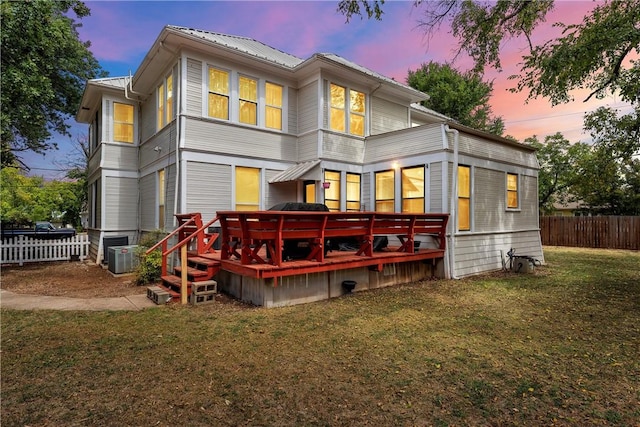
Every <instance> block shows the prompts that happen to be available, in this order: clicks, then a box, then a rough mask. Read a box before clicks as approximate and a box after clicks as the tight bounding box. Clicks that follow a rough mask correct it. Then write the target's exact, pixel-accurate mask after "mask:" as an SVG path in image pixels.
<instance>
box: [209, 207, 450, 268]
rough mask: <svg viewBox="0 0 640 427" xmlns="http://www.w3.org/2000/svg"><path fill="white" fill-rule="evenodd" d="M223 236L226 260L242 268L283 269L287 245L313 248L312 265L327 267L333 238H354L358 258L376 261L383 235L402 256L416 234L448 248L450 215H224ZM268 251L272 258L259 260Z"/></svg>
mask: <svg viewBox="0 0 640 427" xmlns="http://www.w3.org/2000/svg"><path fill="white" fill-rule="evenodd" d="M218 217H219V218H220V226H221V231H222V233H221V234H222V246H221V252H222V253H221V258H222V259H223V260H227V259H231V257H236V258H238V259H240V260H241V263H242V264H251V263H253V262H255V263H258V264H273V265H277V266H281V265H282V262H283V261H284V259H283V248H284V245H285V242H291V241H303V242H305V243H306V244H307V245H308V248H309V249H308V254H306V259H307V260H315V261H318V262H323V261H324V257H325V254H326V244H327V241H328V240H330V239H331V238H339V237H352V238H355V239H356V240H357V241H359V242H360V247H359V249H358V250H357V251H356V255H362V256H366V257H372V256H373V240H374V236H378V235H396V236H399V238H400V241H401V246H400V248H399V249H398V251H400V252H408V253H414V240H415V236H416V234H426V235H431V236H435V237H437V238H438V239H439V247H440V249H444V245H445V239H444V237H445V232H446V226H447V221H448V218H449V216H448V215H447V214H400V213H380V212H296V211H287V212H285V211H255V212H242V211H219V212H218ZM263 246H264V247H265V248H266V253H267V259H266V260H265V259H264V258H262V257H261V256H260V255H259V251H260V250H261V248H262V247H263Z"/></svg>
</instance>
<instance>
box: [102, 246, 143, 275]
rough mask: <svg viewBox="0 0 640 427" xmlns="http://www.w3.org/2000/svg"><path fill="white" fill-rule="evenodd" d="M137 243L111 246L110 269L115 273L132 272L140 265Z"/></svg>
mask: <svg viewBox="0 0 640 427" xmlns="http://www.w3.org/2000/svg"><path fill="white" fill-rule="evenodd" d="M137 247H138V246H137V245H131V246H112V247H110V248H109V271H110V272H112V273H113V274H123V273H130V272H132V271H133V270H135V268H136V267H137V266H138V257H137V256H136V248H137Z"/></svg>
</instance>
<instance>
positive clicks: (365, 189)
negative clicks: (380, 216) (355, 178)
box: [360, 172, 375, 211]
mask: <svg viewBox="0 0 640 427" xmlns="http://www.w3.org/2000/svg"><path fill="white" fill-rule="evenodd" d="M360 183H361V185H362V199H361V203H362V204H363V205H364V206H363V209H364V210H365V211H374V210H375V205H372V204H371V203H372V202H371V197H372V196H371V173H370V172H367V173H363V174H362V178H361V179H360Z"/></svg>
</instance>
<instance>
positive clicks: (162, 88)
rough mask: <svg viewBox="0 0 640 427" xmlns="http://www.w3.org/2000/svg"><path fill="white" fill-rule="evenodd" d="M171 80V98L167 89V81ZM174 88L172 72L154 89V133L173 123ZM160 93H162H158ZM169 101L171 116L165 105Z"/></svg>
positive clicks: (174, 113)
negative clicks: (161, 105)
mask: <svg viewBox="0 0 640 427" xmlns="http://www.w3.org/2000/svg"><path fill="white" fill-rule="evenodd" d="M169 79H171V87H172V90H171V96H170V97H169V92H168V89H167V81H168V80H169ZM175 86H176V82H175V79H174V76H173V71H171V72H169V73H168V74H167V75H166V76H165V77H164V78H163V79H162V82H161V83H160V84H159V85H158V86H157V87H156V131H160V130H162V129H164V128H165V127H167V125H168V124H169V123H171V122H172V121H173V119H175V117H176V108H175V107H176V105H175V91H174V89H175ZM160 92H162V93H160ZM161 100H162V102H163V110H162V117H160V101H161ZM169 100H171V114H170V115H169V112H168V111H167V105H169Z"/></svg>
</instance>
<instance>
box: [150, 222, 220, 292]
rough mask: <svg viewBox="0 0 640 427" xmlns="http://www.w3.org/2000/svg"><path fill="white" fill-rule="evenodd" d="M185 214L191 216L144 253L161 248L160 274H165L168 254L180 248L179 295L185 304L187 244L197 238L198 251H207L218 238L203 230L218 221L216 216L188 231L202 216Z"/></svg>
mask: <svg viewBox="0 0 640 427" xmlns="http://www.w3.org/2000/svg"><path fill="white" fill-rule="evenodd" d="M187 215H193V216H192V217H191V218H189V219H187V220H186V221H185V222H184V223H183V224H182V225H180V226H179V227H178V228H176V229H175V230H173V231H172V232H171V233H169V234H168V235H167V236H166V237H165V238H163V239H162V240H160V241H159V242H158V243H156V244H155V245H153V246H152V247H150V248H149V249H148V250H147V251H146V254H150V253H151V252H153V251H154V250H156V249H157V248H161V250H162V270H161V275H162V276H166V275H167V273H168V272H167V264H168V261H169V255H171V254H172V253H173V252H175V251H177V250H178V249H179V250H180V262H181V267H182V270H181V271H182V273H181V277H180V279H181V282H182V286H181V291H180V295H181V302H182V304H186V303H187V298H188V295H187V291H186V290H187V249H188V246H189V244H190V243H191V241H192V240H193V239H197V241H196V247H197V251H198V253H204V252H209V251H210V250H211V247H212V246H213V243H214V241H215V240H216V239H217V238H218V234H217V233H205V231H204V230H206V229H207V228H208V227H210V226H211V225H212V224H213V223H215V222H216V221H218V218H217V217H216V218H214V219H212V220H211V221H209V222H207V223H206V224H204V225H201V226H200V227H198V228H197V229H195V231H193V232H191V233H188V232H187V230H190V229H193V227H194V226H195V227H197V226H198V224H200V223H201V222H202V218H201V216H200V214H199V213H197V214H187ZM183 234H184V235H186V237H184V238H183V239H182V240H180V241H179V242H178V243H177V244H175V245H174V246H172V247H170V248H169V247H168V246H169V239H171V238H172V237H173V236H175V235H178V236H182V235H183ZM205 239H207V241H204V240H205Z"/></svg>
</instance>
